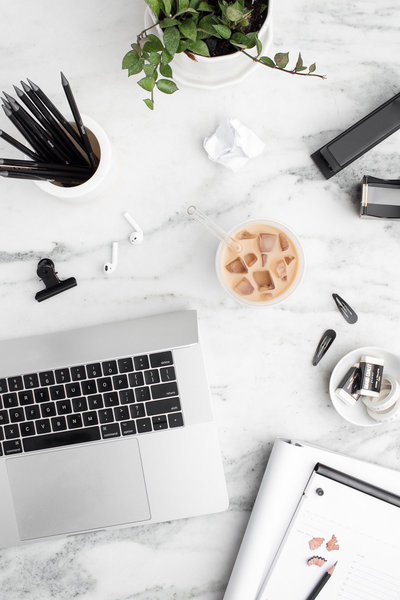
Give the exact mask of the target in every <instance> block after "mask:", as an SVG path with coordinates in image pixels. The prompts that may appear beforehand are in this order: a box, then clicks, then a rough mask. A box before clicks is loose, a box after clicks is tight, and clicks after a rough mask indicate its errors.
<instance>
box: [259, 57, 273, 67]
mask: <svg viewBox="0 0 400 600" xmlns="http://www.w3.org/2000/svg"><path fill="white" fill-rule="evenodd" d="M260 61H261V62H262V63H263V64H264V65H267V67H275V63H274V61H273V60H272V58H269V56H261V57H260Z"/></svg>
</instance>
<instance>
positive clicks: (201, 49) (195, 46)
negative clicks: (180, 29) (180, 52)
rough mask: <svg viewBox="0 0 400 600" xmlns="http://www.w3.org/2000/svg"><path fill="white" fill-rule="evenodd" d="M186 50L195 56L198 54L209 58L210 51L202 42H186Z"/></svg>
mask: <svg viewBox="0 0 400 600" xmlns="http://www.w3.org/2000/svg"><path fill="white" fill-rule="evenodd" d="M187 46H188V50H190V51H191V52H194V53H195V54H200V55H201V56H210V51H209V49H208V46H207V44H206V43H205V42H203V40H196V41H195V42H192V40H189V41H188V45H187Z"/></svg>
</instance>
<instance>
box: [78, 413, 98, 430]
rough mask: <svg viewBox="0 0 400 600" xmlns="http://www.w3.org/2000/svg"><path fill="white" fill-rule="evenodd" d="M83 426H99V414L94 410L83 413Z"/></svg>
mask: <svg viewBox="0 0 400 600" xmlns="http://www.w3.org/2000/svg"><path fill="white" fill-rule="evenodd" d="M82 416H83V424H84V425H85V426H86V427H89V426H90V425H97V424H98V422H99V420H98V418H97V412H96V411H95V410H93V411H92V412H87V413H83V415H82Z"/></svg>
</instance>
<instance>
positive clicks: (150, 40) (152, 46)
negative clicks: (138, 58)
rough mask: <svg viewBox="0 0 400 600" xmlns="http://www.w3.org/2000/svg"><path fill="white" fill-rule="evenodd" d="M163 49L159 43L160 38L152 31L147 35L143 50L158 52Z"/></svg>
mask: <svg viewBox="0 0 400 600" xmlns="http://www.w3.org/2000/svg"><path fill="white" fill-rule="evenodd" d="M162 49H163V45H162V43H161V40H160V38H158V37H157V36H156V35H153V34H152V33H151V34H150V35H148V36H147V39H146V42H145V44H144V45H143V50H144V51H145V52H159V51H160V50H162Z"/></svg>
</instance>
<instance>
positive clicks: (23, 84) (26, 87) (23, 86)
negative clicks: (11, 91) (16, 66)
mask: <svg viewBox="0 0 400 600" xmlns="http://www.w3.org/2000/svg"><path fill="white" fill-rule="evenodd" d="M21 85H22V89H23V90H24V92H29V90H30V89H31V88H30V87H29V85H28V84H27V83H25V81H22V79H21Z"/></svg>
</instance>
